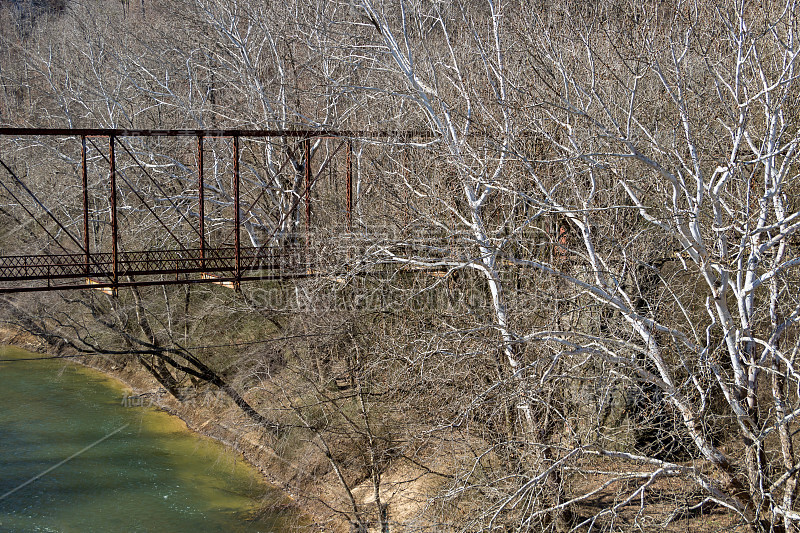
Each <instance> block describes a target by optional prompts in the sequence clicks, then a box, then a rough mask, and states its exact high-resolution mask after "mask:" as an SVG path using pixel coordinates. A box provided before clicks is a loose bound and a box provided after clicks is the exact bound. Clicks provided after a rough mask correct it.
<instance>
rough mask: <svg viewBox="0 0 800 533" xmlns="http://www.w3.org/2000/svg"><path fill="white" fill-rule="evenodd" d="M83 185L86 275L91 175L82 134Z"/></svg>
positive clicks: (87, 266)
mask: <svg viewBox="0 0 800 533" xmlns="http://www.w3.org/2000/svg"><path fill="white" fill-rule="evenodd" d="M81 185H82V187H83V250H84V252H85V253H86V275H87V276H88V275H89V261H90V256H89V176H88V171H87V169H86V137H85V136H83V135H82V136H81Z"/></svg>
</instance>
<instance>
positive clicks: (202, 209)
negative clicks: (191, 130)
mask: <svg viewBox="0 0 800 533" xmlns="http://www.w3.org/2000/svg"><path fill="white" fill-rule="evenodd" d="M197 196H198V203H197V210H198V216H199V217H200V268H202V269H204V270H205V268H206V197H205V187H204V185H203V136H202V135H198V136H197Z"/></svg>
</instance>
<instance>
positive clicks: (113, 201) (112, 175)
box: [108, 135, 119, 287]
mask: <svg viewBox="0 0 800 533" xmlns="http://www.w3.org/2000/svg"><path fill="white" fill-rule="evenodd" d="M108 166H109V177H108V183H109V186H110V188H111V195H110V197H109V203H110V205H111V262H112V263H113V266H112V268H113V275H112V280H113V285H114V287H116V286H117V283H118V282H119V258H118V257H117V251H118V247H117V239H118V237H119V236H118V234H117V168H116V163H115V161H114V136H113V135H109V136H108Z"/></svg>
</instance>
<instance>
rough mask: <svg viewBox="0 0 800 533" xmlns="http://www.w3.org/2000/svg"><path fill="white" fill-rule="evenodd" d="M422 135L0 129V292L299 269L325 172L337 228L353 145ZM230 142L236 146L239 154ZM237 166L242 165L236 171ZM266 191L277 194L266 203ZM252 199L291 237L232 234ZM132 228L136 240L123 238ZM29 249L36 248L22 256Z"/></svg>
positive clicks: (303, 270)
mask: <svg viewBox="0 0 800 533" xmlns="http://www.w3.org/2000/svg"><path fill="white" fill-rule="evenodd" d="M426 137H427V136H426V135H425V134H422V133H420V132H410V131H405V132H404V131H381V132H364V131H335V130H294V131H288V130H287V131H283V130H237V129H225V130H189V129H181V130H144V129H72V128H60V129H58V128H57V129H41V128H0V166H2V167H3V169H2V170H0V173H5V176H0V216H3V215H5V216H3V219H4V220H6V221H7V222H6V224H9V226H7V227H6V228H3V231H2V233H3V239H4V241H3V242H4V243H7V244H4V245H3V248H4V249H0V254H1V255H0V293H14V292H32V291H55V290H67V289H99V290H103V291H104V292H107V293H116V291H117V289H119V288H122V287H133V286H146V285H167V284H185V283H218V284H223V285H226V286H229V287H234V288H238V286H239V284H240V283H241V282H245V281H252V280H268V279H273V280H274V279H287V278H297V277H304V276H308V275H312V274H313V273H314V270H313V269H314V264H312V261H311V260H310V259H309V257H310V256H309V254H308V246H309V238H310V237H309V236H310V235H311V234H312V229H313V227H312V190H314V191H315V194H316V191H317V189H318V188H319V187H316V185H317V183H318V182H320V181H323V180H325V179H327V180H328V182H330V183H333V181H334V180H335V181H336V183H335V184H334V185H330V183H329V185H328V189H329V190H327V192H326V198H328V199H332V200H329V201H334V203H335V202H338V203H337V207H336V209H334V210H331V211H330V212H329V213H328V215H327V218H326V220H327V222H326V223H327V224H335V223H338V224H340V225H341V226H342V227H345V228H351V227H352V223H353V209H354V206H353V201H354V199H353V198H354V192H353V159H354V143H360V144H361V145H363V144H364V143H365V142H366V143H369V142H371V143H373V144H375V143H384V145H386V144H387V143H389V142H392V143H398V142H399V143H403V142H406V143H410V142H411V141H412V140H413V141H414V142H420V140H425V139H426ZM164 142H168V143H169V142H171V143H172V144H171V145H169V146H166V147H165V146H162V145H160V146H159V148H158V150H159V151H160V153H161V155H160V156H159V157H154V156H153V151H154V149H153V148H152V147H149V146H148V145H147V143H164ZM135 143H139V145H137V146H133V145H134V144H135ZM244 143H250V145H248V148H247V154H246V155H243V151H244V149H243V144H244ZM270 143H271V144H270ZM321 143H323V144H321ZM270 146H271V147H272V148H275V147H276V146H280V148H279V149H275V150H273V152H272V153H273V155H274V154H279V155H280V156H281V160H280V161H277V162H276V161H272V164H273V166H272V168H273V169H277V170H273V172H272V174H271V175H267V174H269V173H268V172H266V171H264V172H262V173H259V172H260V170H259V169H258V168H256V167H258V164H257V163H258V161H261V160H259V159H258V157H260V156H259V155H258V154H261V155H262V156H263V154H264V153H266V152H265V150H268V149H269V147H270ZM210 152H212V157H210V158H209V157H207V156H208V154H209V153H210ZM316 154H319V155H316ZM312 155H313V156H314V158H315V159H318V160H319V161H318V163H317V164H316V165H314V164H313V161H312ZM209 159H211V160H212V161H209ZM209 163H211V165H209ZM243 165H244V166H247V167H248V168H249V169H250V171H249V174H248V175H247V176H245V177H244V179H243V176H242V174H243V171H242V167H243ZM209 166H213V168H212V169H209V168H207V167H209ZM315 166H316V168H314V167H315ZM122 167H124V168H122ZM164 168H169V169H170V170H169V171H168V172H164V170H163V169H164ZM254 169H255V170H254ZM159 172H160V174H158V173H159ZM281 173H282V175H284V176H288V177H289V178H290V179H289V181H291V182H292V183H293V186H292V187H291V188H290V189H289V190H286V189H284V190H275V188H274V187H273V188H272V189H270V187H266V186H265V185H264V179H266V178H270V179H271V178H274V177H275V175H276V174H281ZM331 176H333V178H332V177H331ZM259 180H261V182H260V183H259ZM267 181H269V180H268V179H267ZM340 181H343V182H344V183H343V184H341V185H340V183H339V182H340ZM190 183H191V185H190ZM254 184H255V186H254ZM248 186H250V190H249V191H246V190H243V189H247V187H248ZM244 194H249V196H247V198H244V197H243V195H244ZM270 195H272V196H273V197H277V196H281V195H282V197H283V198H284V199H288V200H286V201H284V204H283V206H282V208H280V209H279V208H278V207H274V208H273V207H270V206H271V205H277V204H274V200H273V203H272V204H270V202H269V201H267V200H266V199H268V197H269V196H270ZM276 195H277V196H276ZM265 198H266V199H265ZM259 200H261V204H259V205H266V206H267V207H265V208H262V211H270V210H272V211H274V212H273V213H266V214H263V213H262V215H263V217H272V218H271V222H272V225H273V226H274V227H276V228H277V227H278V226H279V225H280V224H281V223H285V222H286V219H287V218H289V217H291V220H292V221H293V225H292V226H291V227H292V228H293V232H294V237H291V238H289V239H288V240H286V239H284V240H282V241H281V242H280V244H275V242H276V240H275V239H273V238H272V237H274V233H273V234H272V235H267V236H265V238H264V240H263V242H269V243H272V244H270V245H262V246H252V245H250V246H248V245H244V244H243V243H242V239H243V237H244V238H245V239H246V238H247V236H248V235H249V234H248V230H250V231H253V230H252V228H253V220H254V219H256V218H258V217H257V216H256V215H254V214H253V213H254V206H256V205H257V203H258V202H259ZM320 203H321V201H320ZM331 213H332V214H331ZM323 215H324V213H323ZM336 218H339V220H335V219H336ZM143 226H147V227H149V228H150V230H149V231H150V233H149V234H148V235H150V236H149V237H148V236H147V235H144V234H136V235H134V236H131V235H130V234H131V233H135V232H136V228H137V227H143ZM284 226H285V224H284ZM23 228H24V229H23ZM276 231H277V230H276ZM154 233H155V234H157V235H158V238H153V237H152V234H154ZM243 234H244V235H243ZM13 235H18V237H13ZM30 235H35V236H36V237H29V236H30ZM251 241H252V239H251ZM145 242H146V243H147V244H143V243H145ZM250 244H252V242H251V243H250ZM9 248H11V249H9ZM32 248H35V250H36V252H37V253H34V254H29V253H26V252H27V251H28V250H30V249H32Z"/></svg>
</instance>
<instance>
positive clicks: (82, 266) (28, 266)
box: [0, 247, 309, 293]
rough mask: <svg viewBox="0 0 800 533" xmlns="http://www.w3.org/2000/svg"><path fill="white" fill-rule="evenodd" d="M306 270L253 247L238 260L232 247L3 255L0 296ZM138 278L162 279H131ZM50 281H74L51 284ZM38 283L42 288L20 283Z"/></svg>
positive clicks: (288, 257) (294, 254) (299, 260)
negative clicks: (194, 276) (14, 293)
mask: <svg viewBox="0 0 800 533" xmlns="http://www.w3.org/2000/svg"><path fill="white" fill-rule="evenodd" d="M308 269H309V265H308V264H307V262H306V260H305V257H304V254H303V252H302V250H293V249H280V250H279V249H276V248H253V247H243V248H241V249H240V250H239V254H238V256H237V253H236V248H234V247H225V248H206V249H200V248H196V249H179V250H146V251H132V252H118V253H117V258H116V262H115V261H114V257H113V254H111V253H91V254H88V255H87V254H85V253H74V254H43V255H17V256H4V257H0V282H14V286H12V287H3V286H0V293H8V292H31V291H44V290H54V289H74V288H87V289H90V288H105V287H125V286H133V285H151V284H164V283H165V281H164V279H163V278H164V277H165V276H169V277H171V278H173V279H175V280H176V281H177V279H178V277H179V276H180V275H182V274H186V275H188V274H205V276H200V277H197V278H195V279H190V278H186V276H184V278H183V279H182V280H180V281H181V282H183V283H186V282H192V281H193V282H217V281H233V282H236V281H245V280H254V279H278V278H292V277H301V276H304V275H306V274H307V272H308ZM143 276H144V277H156V276H160V277H161V279H160V280H158V281H157V282H155V281H154V280H152V279H133V278H134V277H139V278H141V277H143ZM55 280H73V283H66V284H54V283H53V282H54V281H55ZM75 280H81V283H80V284H75V283H74V281H75ZM41 281H46V284H41V283H39V284H36V283H34V284H31V283H28V284H25V285H20V284H19V282H41ZM168 281H169V280H167V282H168Z"/></svg>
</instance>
